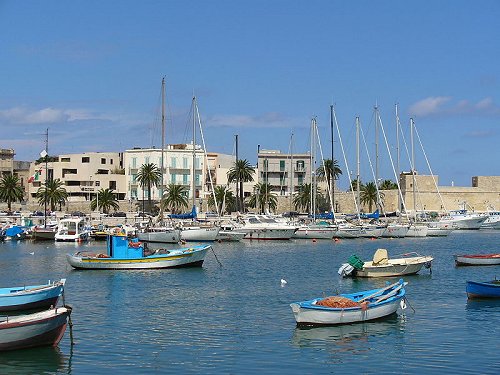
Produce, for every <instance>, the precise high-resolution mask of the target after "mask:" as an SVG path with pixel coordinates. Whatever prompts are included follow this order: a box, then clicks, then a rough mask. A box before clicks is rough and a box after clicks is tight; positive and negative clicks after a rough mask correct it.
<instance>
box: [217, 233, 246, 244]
mask: <svg viewBox="0 0 500 375" xmlns="http://www.w3.org/2000/svg"><path fill="white" fill-rule="evenodd" d="M245 234H246V233H243V232H236V231H232V230H220V231H219V234H217V237H216V240H217V241H220V242H237V241H241V240H242V239H243V238H244V237H245Z"/></svg>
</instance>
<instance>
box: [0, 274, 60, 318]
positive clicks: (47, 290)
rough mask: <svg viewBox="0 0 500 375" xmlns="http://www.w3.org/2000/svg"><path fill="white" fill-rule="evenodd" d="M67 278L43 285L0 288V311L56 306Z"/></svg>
mask: <svg viewBox="0 0 500 375" xmlns="http://www.w3.org/2000/svg"><path fill="white" fill-rule="evenodd" d="M65 282H66V279H61V280H59V281H56V282H53V283H51V282H50V281H49V282H48V283H47V284H43V285H29V286H16V287H10V288H0V311H14V310H28V309H38V308H49V307H50V306H55V305H56V303H57V300H58V298H59V297H60V296H61V295H62V293H63V291H64V283H65Z"/></svg>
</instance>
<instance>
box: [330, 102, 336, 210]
mask: <svg viewBox="0 0 500 375" xmlns="http://www.w3.org/2000/svg"><path fill="white" fill-rule="evenodd" d="M330 134H331V138H332V150H331V151H332V176H331V178H332V186H331V187H330V188H331V190H332V194H331V199H330V206H331V207H332V212H335V203H334V202H335V162H334V161H335V159H334V158H333V141H334V133H333V104H332V105H330Z"/></svg>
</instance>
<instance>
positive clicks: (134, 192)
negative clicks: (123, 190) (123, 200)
mask: <svg viewBox="0 0 500 375" xmlns="http://www.w3.org/2000/svg"><path fill="white" fill-rule="evenodd" d="M130 196H131V197H132V199H137V189H132V190H130Z"/></svg>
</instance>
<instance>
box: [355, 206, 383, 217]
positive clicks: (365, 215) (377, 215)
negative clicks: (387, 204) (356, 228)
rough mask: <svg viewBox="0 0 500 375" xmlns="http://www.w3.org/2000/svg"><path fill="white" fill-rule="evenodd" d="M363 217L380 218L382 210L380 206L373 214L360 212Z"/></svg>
mask: <svg viewBox="0 0 500 375" xmlns="http://www.w3.org/2000/svg"><path fill="white" fill-rule="evenodd" d="M359 216H360V217H361V219H378V218H379V217H380V212H379V210H378V208H377V209H376V210H375V212H374V213H372V214H360V215H359Z"/></svg>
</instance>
